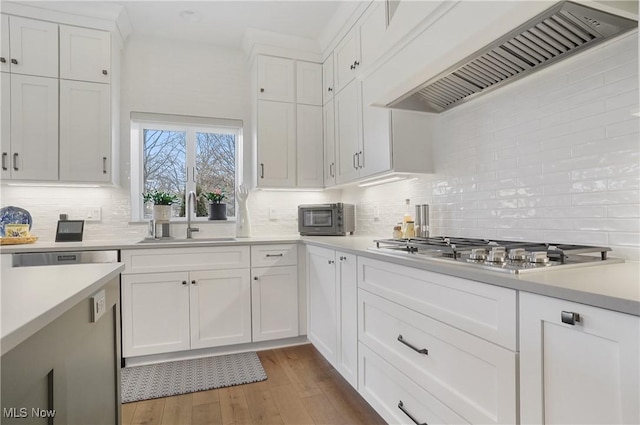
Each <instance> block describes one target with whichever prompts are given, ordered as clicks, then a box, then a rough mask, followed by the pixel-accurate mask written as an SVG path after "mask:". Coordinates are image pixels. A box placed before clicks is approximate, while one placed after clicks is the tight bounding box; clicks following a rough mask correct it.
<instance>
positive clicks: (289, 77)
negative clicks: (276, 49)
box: [258, 56, 296, 102]
mask: <svg viewBox="0 0 640 425" xmlns="http://www.w3.org/2000/svg"><path fill="white" fill-rule="evenodd" d="M294 69H295V62H294V61H293V60H291V59H283V58H276V57H271V56H258V99H259V100H275V101H278V102H295V100H296V98H295V85H296V84H295V83H296V80H295V73H294Z"/></svg>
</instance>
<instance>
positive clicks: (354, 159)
mask: <svg viewBox="0 0 640 425" xmlns="http://www.w3.org/2000/svg"><path fill="white" fill-rule="evenodd" d="M356 155H358V153H357V152H356V153H354V154H353V168H355V169H356V170H357V169H358V165H357V164H356Z"/></svg>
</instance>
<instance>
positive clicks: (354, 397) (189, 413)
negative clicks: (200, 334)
mask: <svg viewBox="0 0 640 425" xmlns="http://www.w3.org/2000/svg"><path fill="white" fill-rule="evenodd" d="M258 355H259V357H260V360H261V361H262V365H263V367H264V369H265V371H266V372H267V376H268V378H267V380H266V381H262V382H257V383H254V384H245V385H238V386H235V387H229V388H220V389H217V390H209V391H201V392H197V393H193V394H184V395H180V396H174V397H167V398H159V399H155V400H146V401H139V402H135V403H127V404H123V405H122V424H123V425H142V424H144V425H156V424H157V425H161V424H162V425H208V424H225V425H227V424H255V425H260V424H295V425H302V424H331V425H339V424H366V425H375V424H384V423H385V422H384V420H383V419H382V418H381V417H380V416H379V415H378V414H377V413H376V412H375V411H374V410H373V409H372V408H371V407H370V406H369V405H368V404H367V403H366V402H365V401H364V400H363V399H362V397H360V395H359V394H358V393H357V392H356V391H355V390H354V389H353V388H352V387H351V385H349V383H347V382H346V381H345V380H344V379H343V378H342V376H340V374H339V373H338V372H336V370H335V369H334V368H333V367H332V366H331V365H330V364H329V363H328V362H327V361H326V360H325V359H324V358H323V357H322V356H321V355H320V353H318V351H316V349H315V348H313V346H312V345H311V344H307V345H300V346H296V347H289V348H281V349H277V350H268V351H261V352H258Z"/></svg>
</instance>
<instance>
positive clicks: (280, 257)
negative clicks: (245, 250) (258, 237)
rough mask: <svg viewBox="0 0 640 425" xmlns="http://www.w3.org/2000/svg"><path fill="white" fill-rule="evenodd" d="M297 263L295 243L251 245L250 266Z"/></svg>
mask: <svg viewBox="0 0 640 425" xmlns="http://www.w3.org/2000/svg"><path fill="white" fill-rule="evenodd" d="M297 264H298V248H297V245H296V244H278V245H252V246H251V267H271V266H295V265H297Z"/></svg>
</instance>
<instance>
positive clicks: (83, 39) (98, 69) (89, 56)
mask: <svg viewBox="0 0 640 425" xmlns="http://www.w3.org/2000/svg"><path fill="white" fill-rule="evenodd" d="M60 78H65V79H68V80H79V81H92V82H95V83H109V82H110V81H111V34H110V33H108V32H107V31H100V30H95V29H90V28H80V27H72V26H69V25H60Z"/></svg>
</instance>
